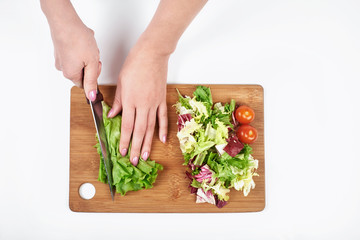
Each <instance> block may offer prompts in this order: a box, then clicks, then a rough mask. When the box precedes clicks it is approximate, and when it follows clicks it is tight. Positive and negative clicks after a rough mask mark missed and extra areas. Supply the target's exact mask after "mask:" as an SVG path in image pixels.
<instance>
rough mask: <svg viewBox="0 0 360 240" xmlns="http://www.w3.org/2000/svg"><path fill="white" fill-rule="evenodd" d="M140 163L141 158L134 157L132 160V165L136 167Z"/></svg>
mask: <svg viewBox="0 0 360 240" xmlns="http://www.w3.org/2000/svg"><path fill="white" fill-rule="evenodd" d="M138 162H139V157H134V158H133V159H132V161H131V163H132V164H133V165H134V166H136V165H137V164H138Z"/></svg>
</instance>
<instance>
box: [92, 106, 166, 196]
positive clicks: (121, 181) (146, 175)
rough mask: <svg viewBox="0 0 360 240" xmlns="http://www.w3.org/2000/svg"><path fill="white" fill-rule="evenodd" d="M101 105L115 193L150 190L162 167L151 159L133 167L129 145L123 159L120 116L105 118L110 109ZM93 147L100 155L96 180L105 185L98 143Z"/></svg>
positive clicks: (105, 180)
mask: <svg viewBox="0 0 360 240" xmlns="http://www.w3.org/2000/svg"><path fill="white" fill-rule="evenodd" d="M102 105H103V121H104V126H105V132H106V138H107V141H108V148H109V149H108V150H109V156H110V159H111V162H112V165H113V168H112V176H113V186H114V187H115V189H116V192H118V193H120V194H121V195H123V196H124V195H125V194H126V193H127V192H129V191H138V190H141V189H148V188H152V187H153V184H154V183H155V180H156V178H157V175H158V171H159V170H162V169H163V166H162V165H160V164H158V163H156V162H155V161H153V160H151V159H148V160H147V161H144V160H142V159H141V158H140V160H139V163H138V165H137V166H136V167H135V166H133V165H132V164H131V163H130V160H129V159H130V155H129V153H130V149H131V145H130V147H129V151H128V155H127V156H125V157H123V156H122V155H121V154H120V152H119V141H120V135H121V133H120V129H121V116H120V115H118V116H116V117H114V118H107V114H108V112H109V110H110V107H109V106H108V105H107V104H106V103H105V102H102ZM97 141H98V139H97ZM95 147H96V148H97V152H98V154H99V155H100V166H99V176H98V180H99V181H100V182H103V183H107V175H106V171H105V166H104V162H103V158H102V155H101V149H100V144H99V142H98V143H97V144H96V145H95Z"/></svg>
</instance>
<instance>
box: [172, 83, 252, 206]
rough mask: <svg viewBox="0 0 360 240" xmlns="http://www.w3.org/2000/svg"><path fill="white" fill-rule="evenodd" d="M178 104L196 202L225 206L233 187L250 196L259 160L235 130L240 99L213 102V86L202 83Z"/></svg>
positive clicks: (180, 131) (181, 136)
mask: <svg viewBox="0 0 360 240" xmlns="http://www.w3.org/2000/svg"><path fill="white" fill-rule="evenodd" d="M178 94H179V101H178V102H177V103H176V104H175V105H174V106H175V108H176V110H177V113H178V114H179V117H178V133H177V137H178V139H179V142H180V149H181V151H182V152H183V155H184V159H185V163H184V165H187V166H188V167H189V168H190V172H187V176H188V177H189V178H190V179H191V184H190V189H191V192H192V193H195V194H196V195H197V199H196V202H198V203H201V202H208V203H211V204H214V205H216V206H217V207H219V208H221V207H223V206H225V205H226V204H227V201H228V200H229V192H230V188H235V190H237V191H241V192H242V193H243V194H244V196H247V195H248V194H249V192H250V190H251V189H253V188H254V187H255V182H254V180H253V176H257V173H256V169H257V168H258V160H256V159H254V158H253V157H252V156H251V153H252V148H251V147H250V146H249V145H247V144H244V145H243V144H242V143H240V141H239V140H238V139H237V137H236V135H235V134H234V127H236V125H237V124H238V123H237V121H236V120H234V111H235V107H236V103H235V101H234V100H231V102H230V103H225V104H224V105H223V104H222V103H221V102H217V103H215V104H214V105H213V100H212V94H211V91H210V88H207V87H204V86H198V87H197V88H196V90H195V92H194V96H193V97H192V98H191V97H189V96H185V97H184V96H182V95H181V93H180V92H179V91H178ZM229 154H230V155H229Z"/></svg>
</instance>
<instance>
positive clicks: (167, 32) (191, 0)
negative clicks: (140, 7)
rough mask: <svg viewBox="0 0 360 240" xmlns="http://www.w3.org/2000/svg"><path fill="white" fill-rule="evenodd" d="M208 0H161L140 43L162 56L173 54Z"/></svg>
mask: <svg viewBox="0 0 360 240" xmlns="http://www.w3.org/2000/svg"><path fill="white" fill-rule="evenodd" d="M206 2H207V0H161V2H160V4H159V7H158V9H157V10H156V13H155V15H154V17H153V19H152V20H151V22H150V24H149V26H148V27H147V28H146V30H145V31H144V33H143V34H142V35H141V37H140V39H139V41H140V42H141V43H143V45H144V46H146V47H147V48H150V49H153V50H155V51H157V52H158V53H160V54H171V53H172V52H173V51H175V48H176V45H177V42H178V41H179V39H180V37H181V35H182V34H183V33H184V31H185V30H186V28H187V27H188V26H189V24H190V23H191V22H192V20H193V19H194V18H195V16H196V15H197V14H198V13H199V12H200V10H201V9H202V8H203V6H204V5H205V4H206Z"/></svg>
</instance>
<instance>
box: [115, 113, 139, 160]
mask: <svg viewBox="0 0 360 240" xmlns="http://www.w3.org/2000/svg"><path fill="white" fill-rule="evenodd" d="M134 119H135V108H133V107H129V106H127V107H126V108H124V109H123V112H122V122H121V135H120V144H119V150H120V153H121V155H122V156H126V154H127V150H128V148H129V142H130V138H131V134H132V131H133V127H134Z"/></svg>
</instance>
